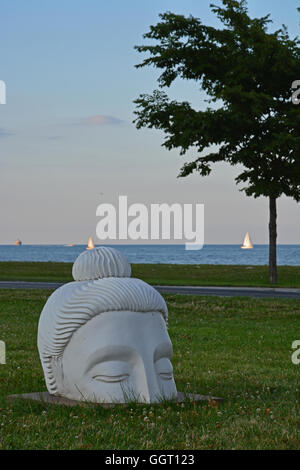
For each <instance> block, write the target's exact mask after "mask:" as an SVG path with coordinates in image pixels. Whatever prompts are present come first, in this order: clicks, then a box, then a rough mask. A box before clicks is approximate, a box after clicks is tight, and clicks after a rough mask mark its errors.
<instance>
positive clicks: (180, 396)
mask: <svg viewBox="0 0 300 470" xmlns="http://www.w3.org/2000/svg"><path fill="white" fill-rule="evenodd" d="M8 399H9V400H11V401H12V400H18V399H23V400H34V401H38V402H40V403H51V404H52V405H66V406H76V405H81V406H82V405H88V402H83V401H75V400H70V399H69V398H64V397H58V396H56V395H50V393H48V392H34V393H21V394H18V395H9V396H8ZM186 400H190V401H193V402H196V401H215V402H222V401H223V398H219V397H212V396H209V395H199V394H194V393H182V392H177V399H176V400H175V401H176V402H177V403H183V402H185V401H186ZM92 404H93V405H95V404H96V405H98V406H103V407H105V408H111V407H113V406H116V405H123V406H126V403H92ZM139 404H140V405H158V404H159V403H139Z"/></svg>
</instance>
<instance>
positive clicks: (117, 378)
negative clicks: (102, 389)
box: [93, 374, 129, 383]
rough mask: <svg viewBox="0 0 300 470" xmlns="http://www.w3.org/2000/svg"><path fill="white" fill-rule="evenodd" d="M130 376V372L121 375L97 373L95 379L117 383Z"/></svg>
mask: <svg viewBox="0 0 300 470" xmlns="http://www.w3.org/2000/svg"><path fill="white" fill-rule="evenodd" d="M128 377H129V374H120V375H95V376H94V377H93V379H94V380H99V381H100V382H107V383H117V382H123V381H124V380H126V379H127V378H128Z"/></svg>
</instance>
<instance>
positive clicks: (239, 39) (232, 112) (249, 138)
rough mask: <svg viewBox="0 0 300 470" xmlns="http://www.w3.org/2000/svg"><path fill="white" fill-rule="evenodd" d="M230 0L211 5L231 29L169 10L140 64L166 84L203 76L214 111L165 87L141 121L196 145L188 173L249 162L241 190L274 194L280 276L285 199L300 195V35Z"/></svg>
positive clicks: (168, 142)
mask: <svg viewBox="0 0 300 470" xmlns="http://www.w3.org/2000/svg"><path fill="white" fill-rule="evenodd" d="M222 3H223V5H222V6H216V5H211V9H212V11H213V12H214V13H215V14H216V15H217V17H218V18H219V20H220V22H221V23H222V27H221V29H217V28H214V27H211V26H206V25H203V24H202V23H201V21H200V19H198V18H195V17H193V16H189V17H185V16H182V15H176V14H173V13H170V12H167V13H164V14H161V15H160V20H161V21H160V22H158V23H157V24H156V25H155V26H150V31H149V32H148V33H146V34H144V36H143V37H144V38H145V39H152V40H155V43H154V44H152V45H142V46H135V48H136V49H137V50H138V51H139V52H141V53H147V54H148V57H147V58H146V59H144V60H143V62H142V63H140V64H138V65H137V66H136V67H145V66H154V67H156V68H158V69H161V70H162V72H161V75H160V76H159V79H158V83H159V87H160V88H161V89H162V88H165V87H170V85H171V84H172V83H173V82H174V80H175V79H176V78H181V79H185V80H193V81H195V83H196V84H197V86H198V87H199V85H200V87H201V88H202V90H204V91H205V92H206V94H207V95H208V97H209V100H208V103H209V104H208V106H207V109H205V110H204V111H197V110H195V109H193V108H192V106H191V104H190V103H188V102H186V101H183V102H178V101H174V100H172V101H171V100H170V99H169V98H168V96H167V94H166V93H165V92H164V91H162V90H161V89H160V90H155V91H154V92H153V93H152V94H151V95H148V94H142V95H140V96H139V98H138V99H136V100H135V104H136V111H135V114H136V116H137V117H136V119H135V121H134V122H135V123H136V126H137V128H141V127H148V128H156V129H160V130H162V131H164V133H165V140H164V142H163V146H164V147H166V148H167V149H169V150H170V149H173V148H178V149H180V154H181V155H182V154H185V152H186V151H187V150H188V149H193V150H195V152H196V153H197V158H196V159H195V160H194V161H192V162H190V163H186V164H184V165H183V167H182V168H181V171H180V174H179V176H180V177H185V176H187V175H189V174H191V173H193V172H199V173H200V175H201V176H206V175H209V174H210V172H211V166H212V164H213V163H216V162H228V163H229V164H230V165H238V164H242V165H243V171H242V173H241V174H240V175H239V176H238V177H237V178H236V182H237V183H243V184H244V186H243V187H242V189H241V191H245V193H246V194H247V195H248V196H254V197H255V198H257V197H259V196H266V197H268V198H269V208H270V220H269V241H270V244H269V246H270V248H269V272H270V282H271V283H276V282H277V263H276V240H277V210H276V201H277V199H278V198H279V197H280V196H281V195H286V196H290V197H292V198H293V199H295V200H296V201H300V138H299V129H300V108H299V107H297V106H295V105H293V104H292V101H291V95H292V90H291V86H292V83H293V81H295V80H296V79H298V78H299V79H300V47H299V46H300V41H299V40H298V38H295V39H291V38H290V37H289V34H288V31H287V28H286V27H285V26H282V28H281V29H279V30H277V31H275V32H269V31H268V25H269V23H270V22H271V20H270V18H269V17H270V15H267V16H265V17H263V18H253V19H252V18H250V16H249V14H248V9H247V3H246V0H222ZM219 100H220V101H219ZM211 103H216V104H215V105H214V107H211V106H210V104H211ZM218 103H222V104H221V106H219V107H218ZM212 145H215V146H217V150H216V151H212V148H211V147H212ZM199 154H200V155H199Z"/></svg>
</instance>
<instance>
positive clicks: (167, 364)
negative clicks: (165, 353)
mask: <svg viewBox="0 0 300 470" xmlns="http://www.w3.org/2000/svg"><path fill="white" fill-rule="evenodd" d="M155 366H156V371H157V374H158V375H159V377H160V378H161V379H162V380H172V379H173V367H172V364H171V361H170V360H169V359H168V358H167V357H162V358H161V359H159V360H158V361H156V364H155Z"/></svg>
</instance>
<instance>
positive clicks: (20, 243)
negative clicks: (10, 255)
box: [14, 238, 22, 246]
mask: <svg viewBox="0 0 300 470" xmlns="http://www.w3.org/2000/svg"><path fill="white" fill-rule="evenodd" d="M14 245H16V246H20V245H22V242H21V240H20V239H19V238H17V240H15V242H14Z"/></svg>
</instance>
